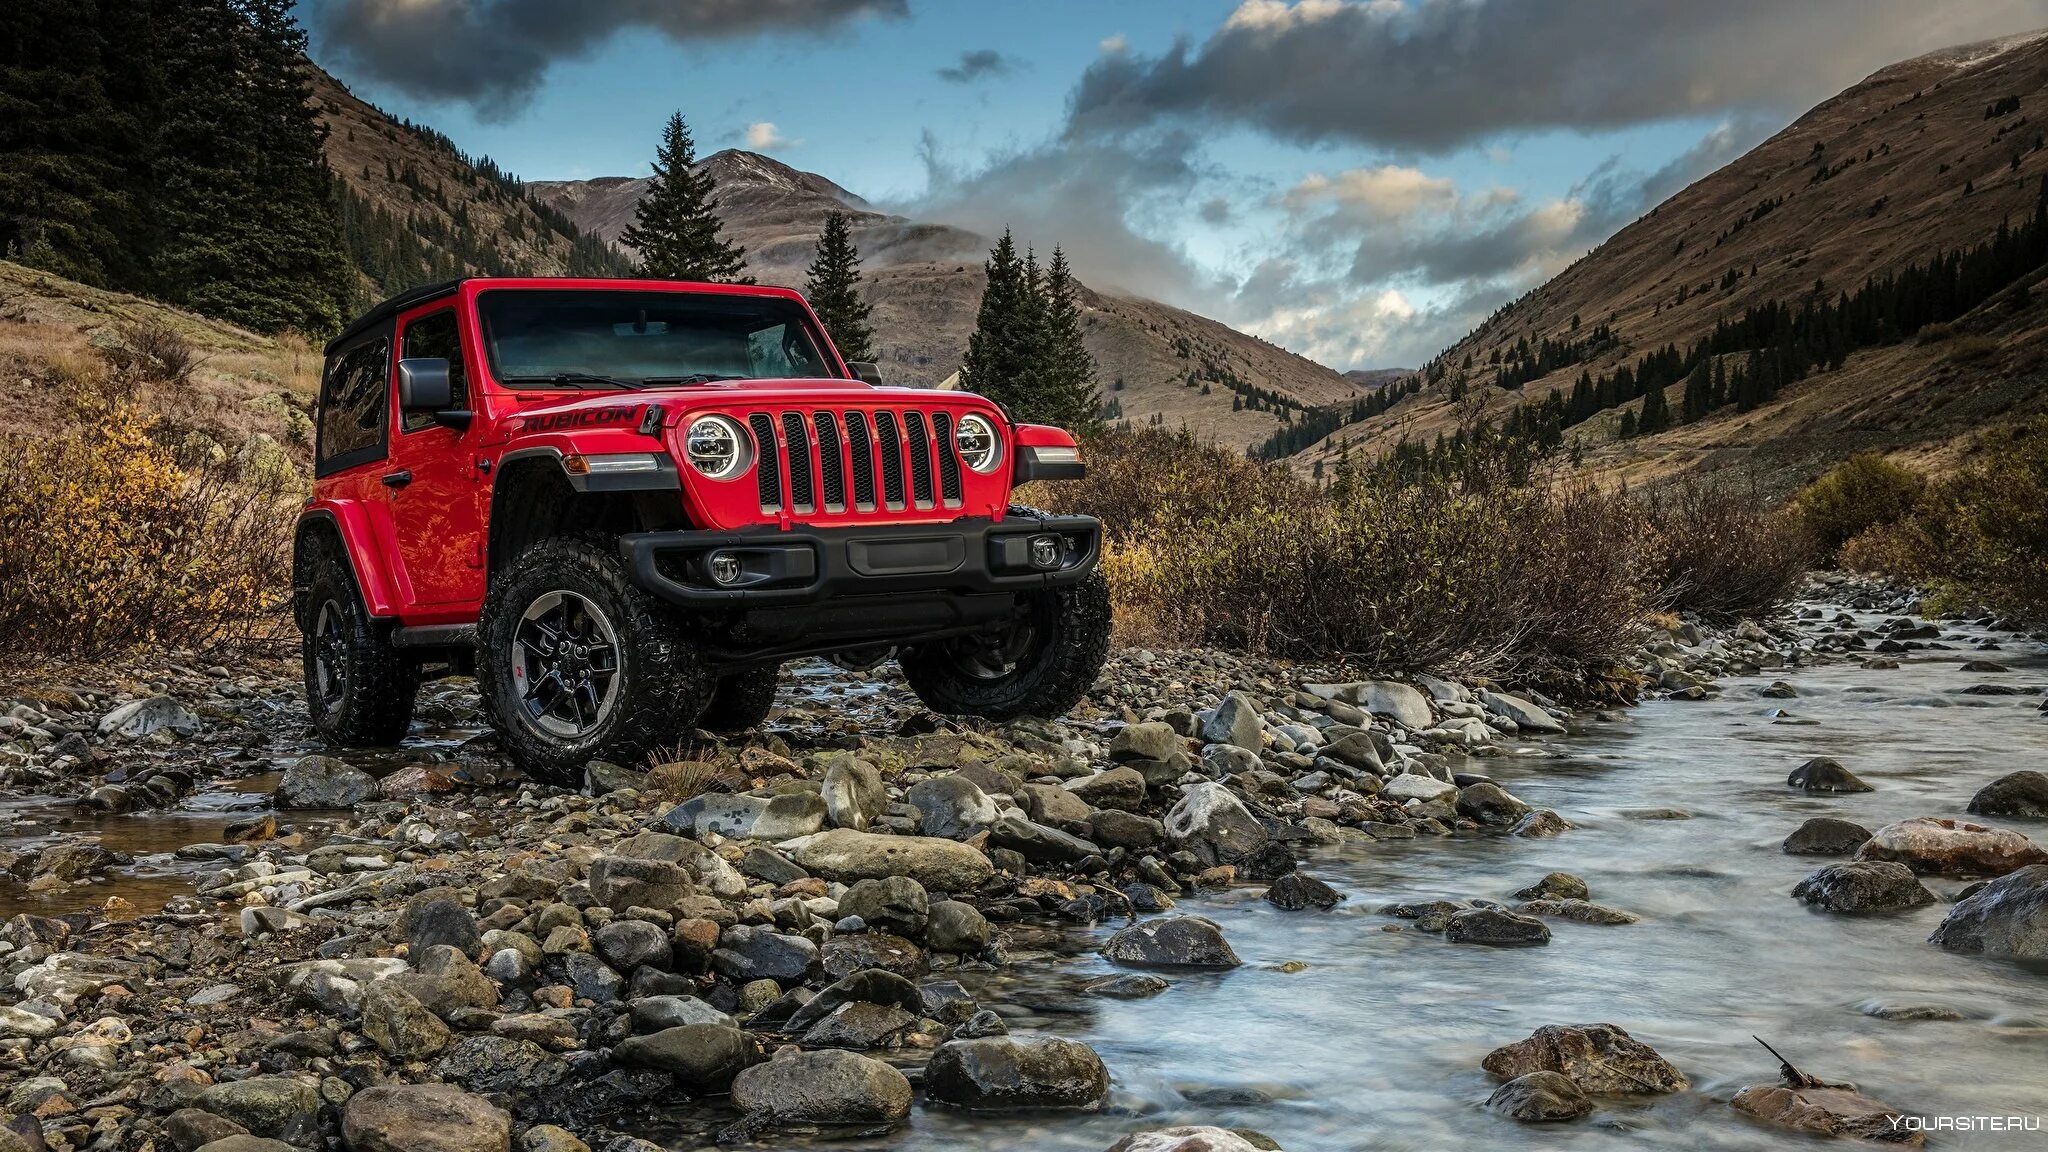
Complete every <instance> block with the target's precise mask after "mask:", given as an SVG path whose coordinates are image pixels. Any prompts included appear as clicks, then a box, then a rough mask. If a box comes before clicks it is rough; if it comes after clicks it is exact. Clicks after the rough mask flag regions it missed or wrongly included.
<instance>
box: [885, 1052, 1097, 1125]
mask: <svg viewBox="0 0 2048 1152" xmlns="http://www.w3.org/2000/svg"><path fill="white" fill-rule="evenodd" d="M924 1094H925V1099H926V1100H928V1101H931V1102H933V1103H938V1104H950V1105H953V1106H954V1107H957V1108H971V1109H977V1110H986V1111H1004V1110H1010V1109H1021V1108H1032V1109H1038V1108H1090V1109H1092V1108H1098V1107H1100V1106H1101V1105H1102V1102H1103V1101H1104V1100H1105V1099H1107V1098H1108V1096H1109V1070H1108V1069H1106V1068H1104V1067H1103V1066H1102V1058H1101V1057H1100V1056H1097V1055H1096V1054H1095V1050H1094V1049H1093V1048H1090V1047H1089V1046H1088V1045H1086V1044H1082V1043H1080V1042H1078V1041H1074V1040H1063V1039H1058V1038H1055V1037H1046V1038H1043V1039H1034V1040H1019V1039H1015V1038H1013V1037H1009V1036H991V1037H987V1038H985V1039H979V1040H949V1041H947V1042H946V1043H944V1044H941V1045H939V1046H938V1048H937V1049H935V1050H933V1052H932V1056H931V1060H930V1062H929V1063H927V1064H926V1065H925V1071H924Z"/></svg>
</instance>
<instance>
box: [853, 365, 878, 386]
mask: <svg viewBox="0 0 2048 1152" xmlns="http://www.w3.org/2000/svg"><path fill="white" fill-rule="evenodd" d="M846 367H847V368H848V369H849V370H851V371H852V372H853V378H854V379H856V380H865V381H867V382H868V383H870V384H873V385H874V386H875V387H877V388H880V387H881V386H882V366H881V365H879V364H876V363H875V362H873V361H872V360H848V361H847V362H846Z"/></svg>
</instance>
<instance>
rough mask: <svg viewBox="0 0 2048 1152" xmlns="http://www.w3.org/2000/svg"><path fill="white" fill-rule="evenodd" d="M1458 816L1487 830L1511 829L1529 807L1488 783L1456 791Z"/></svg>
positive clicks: (1527, 811) (1498, 787)
mask: <svg viewBox="0 0 2048 1152" xmlns="http://www.w3.org/2000/svg"><path fill="white" fill-rule="evenodd" d="M1457 803H1458V815H1460V816H1463V817H1465V818H1466V819H1467V820H1470V821H1472V822H1473V823H1475V824H1479V825H1483V826H1485V827H1488V828H1512V827H1514V826H1515V823H1516V822H1517V821H1519V820H1521V818H1522V817H1524V816H1527V815H1528V814H1529V811H1530V809H1529V806H1528V805H1527V804H1524V803H1522V802H1521V801H1520V800H1517V799H1516V798H1515V797H1514V796H1513V795H1512V794H1510V793H1509V792H1508V790H1507V789H1505V788H1503V787H1501V786H1500V785H1498V784H1494V783H1492V782H1490V781H1488V782H1481V783H1478V784H1473V785H1471V786H1469V787H1465V788H1460V789H1458V802H1457Z"/></svg>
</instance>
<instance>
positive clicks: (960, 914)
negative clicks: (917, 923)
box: [924, 900, 989, 956]
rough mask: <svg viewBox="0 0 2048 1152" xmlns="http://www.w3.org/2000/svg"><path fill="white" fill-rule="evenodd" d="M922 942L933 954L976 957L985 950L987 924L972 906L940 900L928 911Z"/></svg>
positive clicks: (987, 936) (987, 933)
mask: <svg viewBox="0 0 2048 1152" xmlns="http://www.w3.org/2000/svg"><path fill="white" fill-rule="evenodd" d="M924 939H925V943H926V944H927V945H929V946H930V947H931V949H932V951H934V952H953V953H959V954H961V955H970V956H971V955H978V954H979V953H981V952H982V950H984V949H986V948H987V947H988V941H989V927H988V920H987V918H985V917H984V916H982V914H981V912H980V910H979V909H977V908H975V906H974V905H972V904H967V903H963V902H962V901H959V900H941V901H939V902H938V903H937V904H934V905H932V907H931V917H930V920H929V921H928V922H927V923H926V925H925V929H924Z"/></svg>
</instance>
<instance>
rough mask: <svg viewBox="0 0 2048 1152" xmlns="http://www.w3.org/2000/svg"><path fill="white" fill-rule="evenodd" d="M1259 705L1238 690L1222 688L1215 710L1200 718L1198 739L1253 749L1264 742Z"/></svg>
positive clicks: (1251, 750)
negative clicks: (1201, 720)
mask: <svg viewBox="0 0 2048 1152" xmlns="http://www.w3.org/2000/svg"><path fill="white" fill-rule="evenodd" d="M1265 727H1266V726H1265V724H1264V722H1263V721H1261V720H1260V719H1259V706H1258V704H1257V703H1255V702H1253V700H1252V698H1251V697H1249V696H1247V695H1245V694H1244V693H1242V692H1226V693H1224V695H1223V702H1222V703H1221V704H1218V705H1217V706H1216V711H1215V712H1213V713H1211V714H1210V716H1209V718H1208V719H1207V720H1205V721H1203V722H1202V740H1203V742H1204V743H1207V744H1228V745H1231V746H1232V747H1235V748H1243V749H1245V750H1246V751H1248V752H1253V753H1256V752H1258V751H1260V750H1261V749H1263V748H1264V747H1265V746H1266V742H1265V740H1264V739H1263V738H1262V737H1261V733H1263V732H1264V731H1265Z"/></svg>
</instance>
